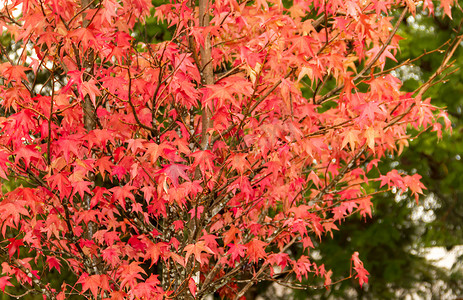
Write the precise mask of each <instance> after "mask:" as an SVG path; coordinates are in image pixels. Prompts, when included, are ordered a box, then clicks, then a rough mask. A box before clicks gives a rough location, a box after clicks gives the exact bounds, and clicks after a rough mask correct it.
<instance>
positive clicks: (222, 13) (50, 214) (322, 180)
mask: <svg viewBox="0 0 463 300" xmlns="http://www.w3.org/2000/svg"><path fill="white" fill-rule="evenodd" d="M452 2H453V1H451V0H450V1H449V0H447V1H441V2H439V4H437V3H435V4H436V8H434V5H433V3H432V1H429V0H425V1H424V3H423V5H422V7H418V8H417V7H415V4H416V3H415V1H409V0H406V1H399V0H389V1H379V0H378V1H376V0H369V1H358V0H352V1H347V0H336V1H334V0H330V1H319V0H306V1H302V0H301V1H299V0H294V1H292V2H291V3H287V4H285V5H283V4H282V3H281V2H280V1H273V0H272V1H261V0H256V1H247V0H246V1H236V0H216V1H211V2H208V1H207V0H199V3H198V2H196V3H195V1H173V2H172V3H171V4H166V5H162V6H160V7H156V8H155V9H154V10H152V11H154V16H155V18H156V19H157V20H158V21H159V22H165V23H166V24H168V26H169V30H170V31H171V33H172V39H171V40H169V41H157V42H153V43H151V42H148V40H147V39H146V38H144V37H143V35H142V34H140V33H139V32H138V33H137V32H135V31H134V26H135V24H136V22H140V23H143V22H144V20H145V19H146V18H147V17H149V16H150V8H151V6H152V5H151V2H150V1H149V0H134V1H129V0H94V1H88V0H82V1H79V0H13V1H10V2H8V4H5V5H4V6H3V7H2V8H1V13H0V24H1V26H3V28H4V31H5V32H7V33H8V35H9V36H10V37H11V39H10V43H11V44H10V45H9V47H10V48H11V49H12V50H13V53H14V54H15V55H11V53H7V48H6V46H5V45H3V46H2V48H1V50H2V57H1V59H2V61H1V64H0V76H1V85H0V99H1V100H0V101H1V102H0V103H1V113H2V116H1V118H0V124H1V128H0V130H1V133H0V177H1V178H2V182H3V185H4V187H3V189H2V195H1V202H0V225H1V227H0V229H1V248H0V249H1V251H0V257H1V262H2V263H1V272H2V275H0V276H1V277H0V288H1V289H2V290H3V291H5V292H7V291H8V289H9V288H8V286H12V285H15V286H22V287H23V288H24V289H26V290H28V291H30V292H35V293H39V294H43V295H44V296H45V297H46V298H47V299H65V298H67V297H69V296H70V295H75V294H82V295H84V296H85V297H86V298H92V299H93V298H94V299H98V298H103V299H104V298H109V299H125V298H126V299H163V297H165V298H173V299H180V298H182V299H189V298H193V297H194V298H197V299H203V298H204V297H205V296H206V295H208V294H211V293H215V292H217V293H218V294H219V295H220V296H222V297H227V298H230V299H239V298H240V297H242V296H243V295H244V294H245V292H246V291H247V290H248V289H249V288H250V287H251V286H252V285H254V284H256V283H257V282H259V281H265V280H267V281H275V282H281V283H284V284H285V286H300V285H301V283H300V282H301V281H303V280H304V279H306V278H311V277H312V276H319V277H322V278H324V282H325V286H326V287H328V288H329V286H330V285H331V279H330V275H331V271H329V266H325V265H323V264H317V263H315V262H314V261H313V259H312V258H311V250H312V249H313V248H314V247H316V245H317V244H318V243H323V240H324V239H326V238H330V235H332V231H333V230H337V228H338V227H339V226H342V224H343V221H344V220H345V218H347V217H350V216H352V215H355V214H359V215H360V216H361V217H364V218H368V217H369V216H370V215H371V214H372V205H373V204H372V193H374V192H375V190H374V187H381V188H382V189H383V190H385V189H391V188H397V189H400V190H401V191H402V192H409V193H411V194H412V195H414V196H416V199H417V200H418V195H419V194H421V193H422V192H423V188H424V187H423V185H422V184H421V183H420V176H419V175H418V174H404V173H401V172H400V171H398V170H392V171H390V172H389V173H386V174H379V173H378V172H379V171H378V170H377V168H376V166H377V163H378V161H379V160H381V159H382V158H383V157H384V156H385V155H396V154H398V153H400V152H401V150H402V149H403V147H405V146H407V144H408V140H409V139H410V138H411V137H412V136H411V135H410V133H409V131H410V130H409V129H410V128H412V127H414V128H417V129H427V128H431V129H432V130H433V131H437V133H438V134H439V133H440V131H441V127H442V125H441V123H440V122H438V121H437V119H438V118H440V117H442V118H443V120H444V121H446V125H447V126H448V122H447V120H448V119H447V118H446V115H445V113H444V112H443V111H441V110H439V109H438V108H436V107H434V106H432V105H431V104H430V100H429V99H425V98H424V97H423V98H422V96H423V93H424V92H425V91H426V89H427V88H428V87H429V86H430V85H432V84H434V83H435V82H436V80H437V79H438V78H439V77H438V76H439V75H441V74H442V73H443V72H445V71H446V69H447V67H448V66H449V62H450V58H451V56H452V54H453V51H454V50H455V47H456V46H457V45H458V43H459V42H460V40H461V39H460V40H457V41H455V42H453V43H452V42H450V43H449V44H448V45H447V52H446V53H445V54H444V55H443V61H442V65H441V66H440V68H439V69H437V70H436V73H435V75H434V76H433V77H431V78H429V80H428V81H427V82H425V83H424V84H423V85H422V86H421V87H420V88H419V89H417V90H416V91H402V90H401V81H400V80H399V79H398V78H396V77H394V76H393V74H391V71H392V70H393V69H394V68H396V67H397V66H398V65H393V64H392V65H393V67H392V68H391V64H390V63H394V61H395V55H396V54H397V51H398V50H399V41H400V39H401V38H400V37H399V36H398V35H397V34H396V31H397V28H398V26H399V24H400V23H401V22H402V21H403V20H404V18H406V16H407V15H408V14H410V13H411V14H415V13H416V10H417V9H420V10H421V9H424V10H428V11H429V12H430V13H433V12H434V9H437V8H438V7H440V8H439V9H443V11H444V12H445V14H447V15H448V17H450V16H451V10H450V6H451V5H452ZM41 78H42V79H41ZM7 183H8V184H9V185H7ZM11 186H14V188H8V187H11ZM359 257H361V253H360V255H359V253H357V252H356V253H353V255H352V260H351V262H348V261H347V262H346V264H351V265H352V273H351V274H346V277H347V276H349V277H355V278H358V281H359V283H360V285H362V284H364V283H366V282H368V277H367V276H368V271H367V270H365V268H364V267H363V263H362V262H361V260H360V258H359ZM52 270H54V271H53V272H55V273H54V274H53V273H50V271H52ZM56 272H58V273H66V274H68V275H67V276H66V277H63V279H62V280H61V282H60V283H59V285H56V284H51V278H52V277H57V276H59V275H57V274H56Z"/></svg>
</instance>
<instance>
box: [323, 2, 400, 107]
mask: <svg viewBox="0 0 463 300" xmlns="http://www.w3.org/2000/svg"><path fill="white" fill-rule="evenodd" d="M407 12H408V8H404V10H403V11H402V14H401V15H400V17H399V19H398V20H397V22H396V24H395V26H394V29H392V31H391V33H390V34H389V37H388V38H387V40H386V42H385V43H384V44H383V46H382V48H381V49H380V50H379V52H378V53H376V55H375V57H374V58H373V59H372V60H371V61H370V62H369V63H368V64H367V65H366V66H365V67H364V68H363V69H362V70H361V71H360V72H359V73H358V74H357V75H356V76H355V77H354V78H353V79H352V81H356V80H357V79H359V78H360V77H362V76H363V74H365V73H366V72H367V71H368V70H370V68H371V67H372V66H373V65H374V64H375V63H376V62H377V61H378V59H379V58H380V56H381V55H382V54H383V53H384V51H386V48H387V46H389V43H390V42H391V41H392V38H393V37H394V35H395V33H396V32H397V29H399V25H400V24H401V23H402V21H403V19H404V18H405V15H406V14H407ZM344 86H345V85H344V84H341V85H340V86H338V87H336V88H334V89H332V90H331V91H329V92H328V93H327V94H325V95H324V96H323V97H321V98H320V99H319V100H318V101H317V103H316V104H322V103H323V102H325V101H327V100H328V99H329V98H331V97H332V96H333V95H335V94H336V93H338V92H339V91H340V90H342V89H343V88H344Z"/></svg>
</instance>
